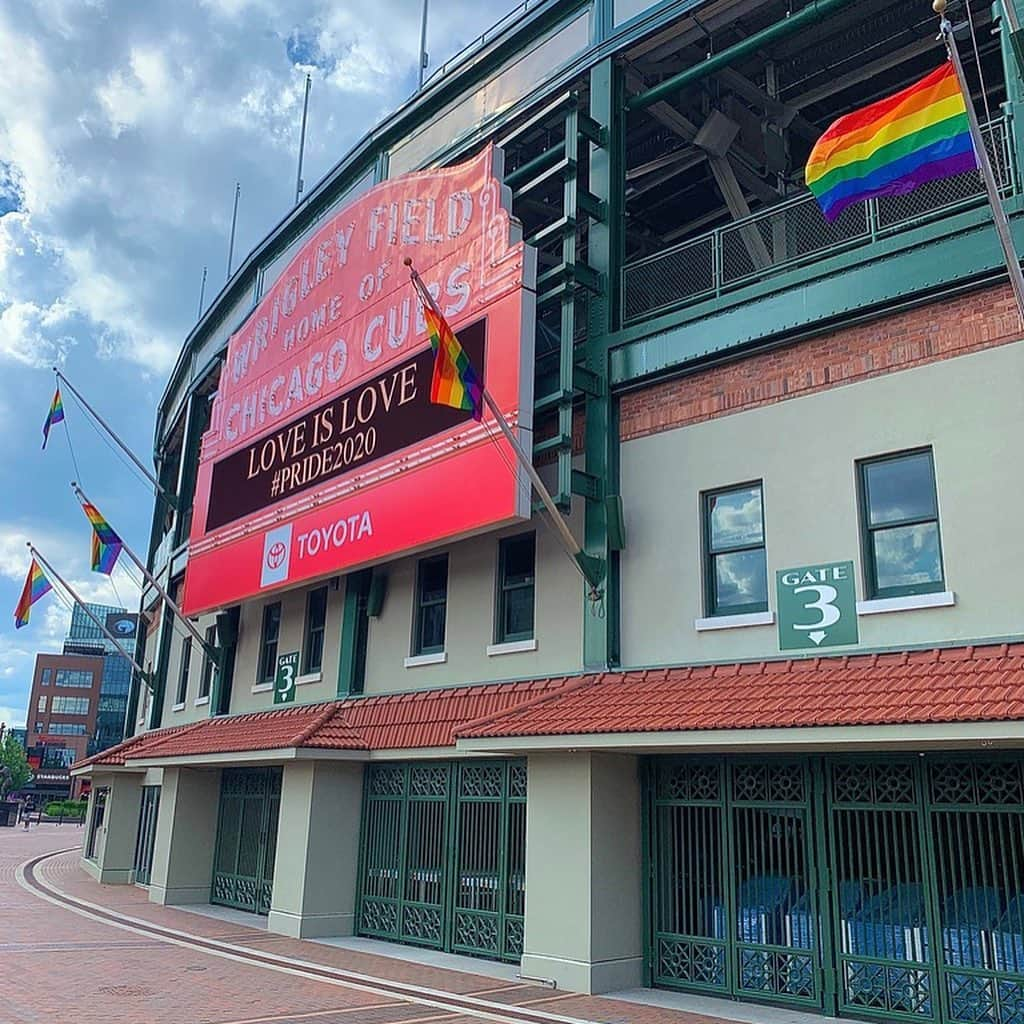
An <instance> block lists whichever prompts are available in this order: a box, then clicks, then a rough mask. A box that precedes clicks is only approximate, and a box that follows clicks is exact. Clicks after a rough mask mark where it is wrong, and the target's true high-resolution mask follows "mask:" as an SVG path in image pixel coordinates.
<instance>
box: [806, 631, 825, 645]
mask: <svg viewBox="0 0 1024 1024" xmlns="http://www.w3.org/2000/svg"><path fill="white" fill-rule="evenodd" d="M807 635H808V636H809V637H810V638H811V639H812V640H813V641H814V646H815V647H817V646H818V644H820V643H821V641H822V640H824V639H825V637H826V636H827V634H826V633H825V630H823V629H816V630H815V631H814V632H813V633H808V634H807Z"/></svg>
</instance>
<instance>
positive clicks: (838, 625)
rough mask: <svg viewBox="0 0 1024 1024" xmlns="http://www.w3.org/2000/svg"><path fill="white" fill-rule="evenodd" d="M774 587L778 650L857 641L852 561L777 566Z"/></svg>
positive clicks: (837, 644) (829, 645)
mask: <svg viewBox="0 0 1024 1024" xmlns="http://www.w3.org/2000/svg"><path fill="white" fill-rule="evenodd" d="M775 590H776V599H777V602H778V605H777V606H778V609H779V649H780V650H783V651H787V650H789V651H792V650H808V649H810V650H814V649H816V648H820V647H840V646H843V645H846V644H855V643H857V640H858V637H857V614H856V604H857V601H856V593H855V590H854V574H853V562H831V563H826V564H824V565H805V566H801V567H799V568H796V569H780V570H779V571H778V572H777V573H776V574H775Z"/></svg>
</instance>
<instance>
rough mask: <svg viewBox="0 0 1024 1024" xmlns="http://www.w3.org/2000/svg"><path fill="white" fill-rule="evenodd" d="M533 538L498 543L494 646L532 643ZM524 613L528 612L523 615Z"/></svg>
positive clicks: (531, 534) (526, 535)
mask: <svg viewBox="0 0 1024 1024" xmlns="http://www.w3.org/2000/svg"><path fill="white" fill-rule="evenodd" d="M536 570H537V534H536V533H535V532H534V531H532V530H531V531H530V532H529V533H519V534H516V535H515V536H514V537H504V538H503V539H502V540H501V541H499V543H498V600H497V609H496V611H495V616H494V620H495V621H494V642H495V643H498V644H502V643H515V642H516V641H519V640H532V639H533V635H534V627H535V618H536V615H535V600H536V580H537V574H536ZM527 609H528V611H527Z"/></svg>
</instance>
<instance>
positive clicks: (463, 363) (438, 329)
mask: <svg viewBox="0 0 1024 1024" xmlns="http://www.w3.org/2000/svg"><path fill="white" fill-rule="evenodd" d="M423 315H424V316H425V317H426V321H427V333H428V334H429V335H430V345H431V347H432V348H433V350H434V376H433V377H432V378H431V381H430V400H431V401H432V402H433V403H434V404H435V405H450V406H451V407H452V408H453V409H469V410H471V411H472V413H473V419H475V420H477V421H479V420H480V419H481V418H482V417H483V414H484V386H483V383H482V382H481V380H480V378H479V377H478V376H477V375H476V370H474V369H473V364H472V363H471V362H470V361H469V356H467V355H466V351H465V349H464V348H463V347H462V346H461V345H460V344H459V339H458V338H456V337H455V334H454V333H453V331H452V329H451V327H449V326H448V321H447V320H445V318H444V317H443V316H441V315H439V314H438V313H435V312H434V311H433V310H432V309H431V308H430V306H424V308H423Z"/></svg>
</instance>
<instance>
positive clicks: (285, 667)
mask: <svg viewBox="0 0 1024 1024" xmlns="http://www.w3.org/2000/svg"><path fill="white" fill-rule="evenodd" d="M298 674H299V652H298V651H291V652H290V653H289V654H281V655H278V658H277V675H276V676H275V677H274V703H275V704H291V703H292V701H294V700H295V677H296V676H297V675H298Z"/></svg>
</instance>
